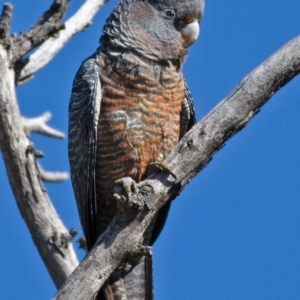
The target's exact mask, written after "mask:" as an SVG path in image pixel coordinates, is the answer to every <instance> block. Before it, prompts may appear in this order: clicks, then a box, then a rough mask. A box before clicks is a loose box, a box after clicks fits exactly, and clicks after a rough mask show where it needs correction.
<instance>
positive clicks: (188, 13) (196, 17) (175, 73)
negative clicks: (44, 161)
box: [68, 0, 204, 300]
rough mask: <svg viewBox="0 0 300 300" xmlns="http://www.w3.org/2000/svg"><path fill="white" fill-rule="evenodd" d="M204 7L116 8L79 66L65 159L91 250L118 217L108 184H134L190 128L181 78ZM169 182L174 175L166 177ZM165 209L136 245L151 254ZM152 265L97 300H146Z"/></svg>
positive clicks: (135, 267) (140, 263) (157, 1)
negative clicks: (149, 248) (125, 181)
mask: <svg viewBox="0 0 300 300" xmlns="http://www.w3.org/2000/svg"><path fill="white" fill-rule="evenodd" d="M203 10H204V0H188V1H181V0H122V1H121V2H120V3H119V4H118V5H117V7H116V8H115V9H114V10H113V12H112V13H111V15H110V16H109V18H108V19H107V20H106V23H105V25H104V27H103V34H102V36H101V38H100V46H99V47H98V48H97V49H96V51H95V53H94V54H92V55H91V56H90V57H88V58H87V59H86V60H85V61H83V63H82V64H81V66H80V68H79V70H78V72H77V74H76V76H75V79H74V81H73V87H72V92H71V99H70V104H69V125H68V134H69V142H68V154H69V163H70V173H71V180H72V185H73V189H74V193H75V198H76V203H77V207H78V212H79V217H80V221H81V225H82V227H83V232H84V235H85V237H86V240H87V248H88V250H90V249H91V248H92V247H93V245H94V243H95V241H96V240H97V238H98V237H99V236H100V235H101V234H102V233H103V232H104V231H105V230H106V228H107V227H108V226H109V224H110V222H111V220H112V219H113V217H114V216H115V215H116V213H117V211H118V203H117V202H118V201H117V200H116V197H114V192H113V189H114V185H115V184H116V182H120V181H119V180H120V179H122V178H130V179H131V180H132V181H134V182H140V181H142V180H143V179H145V178H146V177H147V176H148V171H149V165H151V163H157V164H160V165H161V166H162V167H164V164H163V160H164V159H165V158H166V157H167V156H168V154H169V153H170V152H171V151H172V150H173V149H174V148H175V147H176V145H177V144H178V141H179V140H180V139H181V138H182V137H183V135H184V134H185V133H186V132H187V131H188V130H189V129H190V128H191V127H192V126H193V125H194V124H195V122H196V117H195V109H194V103H193V100H192V96H191V94H190V92H189V89H188V87H187V83H186V81H185V79H184V76H183V73H182V65H183V63H184V60H185V58H186V56H187V49H188V47H189V46H190V45H191V44H193V43H194V42H195V41H196V40H197V38H198V35H199V31H200V29H199V28H200V26H199V24H200V20H201V18H202V15H203ZM174 176H175V175H174ZM169 208H170V202H169V203H167V204H166V205H165V206H164V207H162V209H161V210H160V211H159V213H158V214H157V216H156V218H155V220H154V221H153V222H152V223H151V224H150V225H149V228H148V229H147V230H146V232H145V234H144V236H143V245H146V246H152V245H153V243H154V242H155V240H156V239H157V237H158V236H159V234H160V232H161V230H162V228H163V226H164V224H165V221H166V218H167V215H168V212H169ZM152 281H153V279H152V258H151V256H150V257H149V256H142V257H139V258H138V259H137V261H136V262H135V263H133V264H132V265H131V268H130V270H123V271H122V270H121V271H120V270H119V271H115V272H114V273H113V274H112V275H111V276H110V277H109V279H108V280H107V281H106V283H105V285H104V286H103V287H102V288H101V290H100V292H99V294H98V296H97V299H106V300H152V299H153V297H154V295H153V282H152Z"/></svg>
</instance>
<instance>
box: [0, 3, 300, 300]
mask: <svg viewBox="0 0 300 300" xmlns="http://www.w3.org/2000/svg"><path fill="white" fill-rule="evenodd" d="M82 2H83V1H79V0H74V1H71V2H70V10H69V12H68V16H70V15H71V13H73V12H74V11H76V9H77V8H78V7H79V5H80V4H81V3H82ZM12 3H13V4H14V6H15V10H14V16H13V22H12V32H19V31H26V30H27V29H28V28H29V27H30V26H31V25H32V24H33V23H34V22H35V20H36V19H37V18H38V17H39V16H40V14H41V13H42V12H43V11H44V10H45V9H47V8H48V6H49V5H50V4H51V1H37V0H27V1H26V3H25V1H12ZM116 4H117V1H109V2H108V4H107V5H106V6H105V7H104V9H102V10H101V11H100V13H99V14H98V15H97V17H96V18H95V19H94V22H93V25H92V26H91V27H90V28H89V29H88V30H86V31H85V32H83V33H81V34H79V35H77V36H76V37H75V38H74V39H73V40H72V41H71V42H69V44H68V45H67V46H66V47H65V48H64V49H63V50H62V51H61V52H60V53H59V54H58V55H57V56H56V57H55V59H54V60H53V61H52V62H51V63H50V64H49V65H48V66H46V67H45V68H44V69H43V70H42V71H40V72H38V73H37V74H36V76H35V79H34V80H32V81H31V82H29V83H27V84H25V85H24V86H21V87H19V88H18V90H17V94H18V98H19V104H20V107H21V111H22V113H23V114H24V115H25V116H28V117H34V116H37V115H40V114H41V113H43V112H44V111H47V110H49V111H51V112H52V114H53V118H52V120H51V121H50V124H51V125H52V126H54V127H55V128H58V129H60V130H62V131H64V132H65V133H66V132H67V110H68V102H69V95H70V90H71V84H72V80H73V78H74V75H75V73H76V71H77V69H78V67H79V65H80V63H81V62H82V60H84V59H85V58H86V57H88V56H89V55H90V54H92V53H93V52H94V50H95V49H96V48H97V46H98V40H99V37H100V35H101V30H102V26H103V23H104V21H105V19H106V18H107V17H108V15H109V13H110V12H111V10H112V9H113V7H115V6H116ZM299 12H300V7H299V1H298V0H290V1H283V0H277V1H271V0H265V1H259V0H253V1H244V0H239V1H232V0H231V1H230V0H229V1H226V2H225V1H221V0H214V1H209V0H208V1H206V9H205V14H204V18H203V20H202V23H201V34H200V38H199V40H198V41H197V43H196V44H195V45H193V46H192V47H191V49H190V51H189V55H188V58H187V61H186V63H185V65H184V73H185V76H186V79H187V82H188V85H189V87H190V90H191V92H192V95H193V97H194V100H195V106H196V111H197V117H198V120H200V119H201V118H202V117H203V116H204V115H206V114H207V113H208V112H209V111H210V110H211V109H212V108H213V107H214V106H215V105H216V104H217V103H218V102H220V101H221V100H222V99H223V98H224V97H225V96H226V95H228V94H229V92H230V91H231V90H232V89H233V88H234V87H235V86H236V85H237V84H238V83H239V81H240V80H241V79H242V78H243V77H244V76H246V75H247V74H248V73H249V72H250V71H251V70H253V69H254V68H255V67H256V66H258V65H259V64H260V63H261V62H263V61H264V60H265V59H266V58H267V57H268V56H270V55H271V54H272V53H273V52H275V51H276V50H277V49H279V48H280V47H281V46H282V45H283V44H284V43H286V42H288V41H289V40H290V39H292V38H293V37H295V36H296V35H298V34H299V33H300V18H299ZM299 100H300V78H295V79H294V80H293V81H292V82H290V83H289V84H288V85H287V86H285V87H284V88H283V89H282V90H280V91H279V92H278V93H277V94H276V95H275V96H274V97H273V98H272V99H271V100H270V101H269V103H267V104H266V105H265V106H264V107H263V108H262V110H261V112H260V113H259V114H258V115H257V116H256V117H255V118H254V119H253V120H252V121H251V122H250V124H249V125H248V126H247V127H246V128H245V129H244V130H243V131H241V132H240V133H238V134H237V135H236V136H235V137H234V138H232V139H231V140H230V141H228V142H227V143H226V146H225V147H224V148H223V149H222V150H221V151H220V152H219V153H217V154H216V155H215V156H214V158H213V160H212V162H211V163H210V164H209V165H208V166H207V167H206V168H205V169H204V170H203V171H202V172H201V174H199V175H198V176H197V177H196V178H195V179H194V180H193V181H192V182H191V183H190V184H189V185H188V187H187V188H186V189H185V190H184V191H183V192H182V193H181V195H180V196H179V197H178V198H177V199H176V200H175V201H174V202H173V204H172V209H171V213H170V215H169V219H168V221H167V224H166V226H165V228H164V230H163V233H162V234H161V236H160V238H159V239H158V241H157V242H156V244H155V246H154V280H155V296H156V299H159V300H160V299H162V300H171V299H172V300H174V299H195V300H197V299H204V300H211V299H212V300H213V299H218V300H219V299H221V300H223V299H224V300H227V299H230V300H232V299H245V300H246V299H251V300H252V299H274V300H275V299H276V300H277V299H280V300H281V299H289V300H292V299H295V300H296V299H300V288H299V281H300V201H299V195H300V184H299V179H300V152H299V148H300V133H299V126H300V119H299V117H298V115H299V111H300V102H299ZM32 139H33V141H34V144H35V146H36V148H37V149H38V150H42V151H43V152H44V154H45V158H43V159H41V160H40V163H41V164H42V165H43V167H44V168H45V169H47V170H53V171H58V170H60V171H66V170H68V169H69V166H68V159H67V141H66V140H64V141H60V140H55V139H50V138H46V137H42V136H39V135H36V134H33V135H32ZM46 187H47V190H48V192H49V195H50V198H51V199H52V201H53V203H54V205H55V207H56V209H57V211H58V213H59V214H60V216H61V217H62V219H63V220H64V222H65V224H66V226H67V227H68V228H71V227H75V228H77V229H79V230H80V224H79V220H78V216H77V210H76V207H75V201H74V196H73V191H72V188H71V183H70V180H68V181H67V182H65V183H58V184H47V185H46ZM0 191H1V196H0V200H1V209H0V222H1V228H2V230H1V235H0V239H1V247H0V299H11V300H14V299H18V300H25V299H26V300H31V299H32V300H33V299H49V298H51V297H52V296H53V295H54V293H55V287H54V285H53V283H52V281H51V279H50V276H49V275H48V273H47V271H46V269H45V267H44V266H43V263H42V261H41V259H40V257H39V255H38V252H37V250H36V249H35V246H34V245H33V242H32V239H31V237H30V234H29V232H28V230H27V228H26V226H25V224H24V221H23V220H22V218H21V216H20V214H19V211H18V209H17V206H16V203H15V201H14V198H13V196H12V193H11V189H10V186H9V184H8V180H7V178H6V171H5V168H4V166H3V162H2V161H1V162H0ZM80 231H81V230H80ZM77 252H78V255H79V257H80V258H82V257H83V255H84V253H83V251H81V250H78V251H77Z"/></svg>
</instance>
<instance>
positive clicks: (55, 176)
mask: <svg viewBox="0 0 300 300" xmlns="http://www.w3.org/2000/svg"><path fill="white" fill-rule="evenodd" d="M37 166H38V170H39V173H40V178H41V180H43V181H46V182H60V181H66V180H67V179H68V178H69V174H68V173H67V172H49V171H45V170H44V169H43V168H42V166H41V165H40V164H39V163H38V164H37Z"/></svg>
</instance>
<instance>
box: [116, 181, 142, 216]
mask: <svg viewBox="0 0 300 300" xmlns="http://www.w3.org/2000/svg"><path fill="white" fill-rule="evenodd" d="M136 185H137V184H136V182H135V181H134V180H133V179H132V178H130V177H124V178H121V179H118V180H116V181H115V183H114V195H113V197H114V199H116V200H117V202H118V209H119V210H121V211H122V212H125V211H127V210H128V209H130V208H133V209H135V210H141V208H142V206H143V205H142V203H141V201H139V199H138V197H137V186H136ZM132 198H133V199H132Z"/></svg>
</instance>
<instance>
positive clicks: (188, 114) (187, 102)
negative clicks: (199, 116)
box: [179, 81, 196, 139]
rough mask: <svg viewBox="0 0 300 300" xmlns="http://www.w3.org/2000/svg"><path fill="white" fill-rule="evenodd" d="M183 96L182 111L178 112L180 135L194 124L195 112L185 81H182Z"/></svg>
mask: <svg viewBox="0 0 300 300" xmlns="http://www.w3.org/2000/svg"><path fill="white" fill-rule="evenodd" d="M184 93H185V98H184V99H183V101H182V111H181V114H180V137H179V139H181V138H182V137H183V136H184V134H185V133H186V132H187V131H189V130H190V129H191V128H192V127H193V126H194V125H195V124H196V112H195V106H194V101H193V98H192V95H191V93H190V91H189V88H188V86H187V83H186V81H184Z"/></svg>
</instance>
